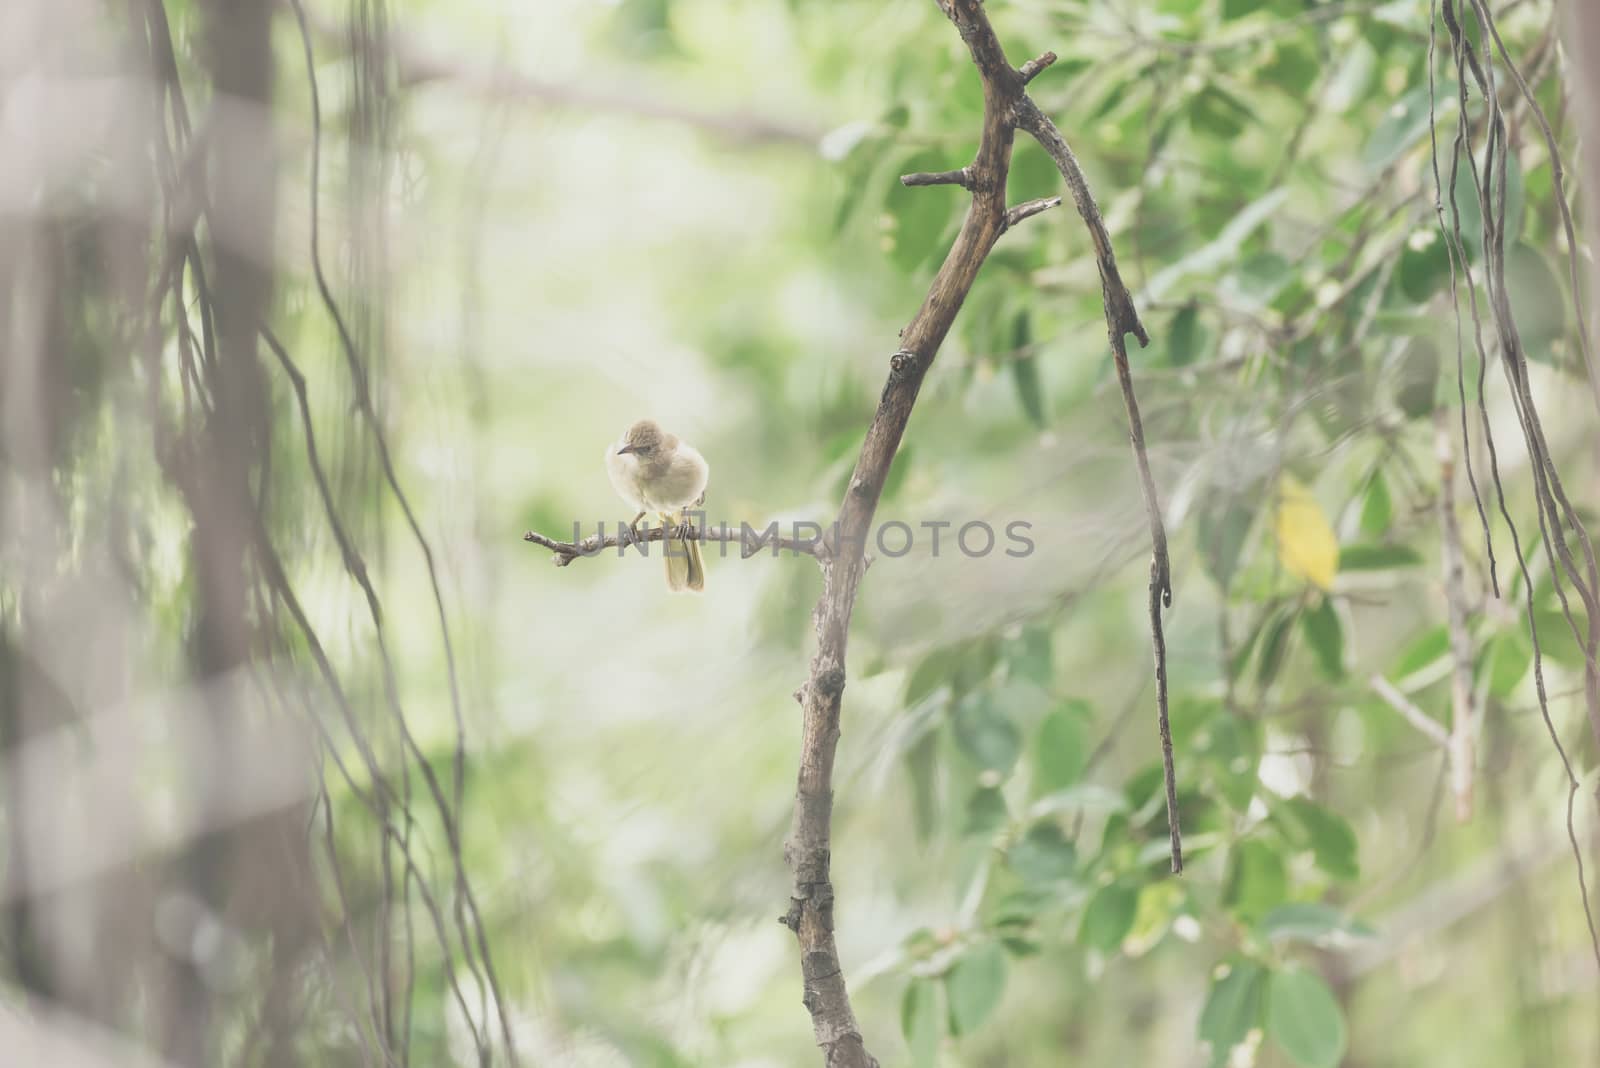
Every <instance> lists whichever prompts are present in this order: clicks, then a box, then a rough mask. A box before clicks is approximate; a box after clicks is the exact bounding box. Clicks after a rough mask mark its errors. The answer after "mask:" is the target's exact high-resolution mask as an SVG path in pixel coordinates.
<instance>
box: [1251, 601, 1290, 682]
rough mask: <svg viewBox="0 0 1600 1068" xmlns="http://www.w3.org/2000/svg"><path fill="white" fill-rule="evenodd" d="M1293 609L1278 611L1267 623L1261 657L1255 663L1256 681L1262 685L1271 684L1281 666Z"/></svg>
mask: <svg viewBox="0 0 1600 1068" xmlns="http://www.w3.org/2000/svg"><path fill="white" fill-rule="evenodd" d="M1295 614H1296V613H1295V611H1294V610H1293V609H1289V610H1287V611H1283V612H1279V613H1278V614H1277V615H1276V616H1274V618H1273V619H1272V621H1271V622H1270V623H1269V624H1267V626H1266V628H1265V630H1264V632H1263V634H1262V638H1261V659H1260V661H1259V662H1258V663H1257V664H1256V682H1257V683H1259V684H1260V685H1261V686H1262V687H1266V686H1269V685H1271V683H1272V680H1273V679H1275V678H1277V676H1278V669H1279V668H1280V667H1282V666H1283V657H1284V653H1285V652H1287V651H1288V647H1289V625H1290V624H1291V623H1293V622H1294V617H1295Z"/></svg>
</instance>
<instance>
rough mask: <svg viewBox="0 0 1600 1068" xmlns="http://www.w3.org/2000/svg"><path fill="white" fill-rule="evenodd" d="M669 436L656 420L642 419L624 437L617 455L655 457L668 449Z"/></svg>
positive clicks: (618, 447)
mask: <svg viewBox="0 0 1600 1068" xmlns="http://www.w3.org/2000/svg"><path fill="white" fill-rule="evenodd" d="M668 436H669V435H668V434H667V433H666V432H665V431H663V430H662V429H661V427H660V426H659V425H657V423H656V421H655V420H653V419H641V420H639V421H638V422H637V423H635V424H633V425H632V426H630V427H629V428H628V432H627V433H625V434H623V435H622V444H621V445H618V446H617V455H618V456H625V455H627V454H629V453H633V454H635V455H637V456H654V455H655V454H656V453H658V452H660V451H661V450H662V449H664V448H666V447H667V444H668V442H667V438H668Z"/></svg>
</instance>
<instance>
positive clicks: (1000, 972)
mask: <svg viewBox="0 0 1600 1068" xmlns="http://www.w3.org/2000/svg"><path fill="white" fill-rule="evenodd" d="M1005 986H1006V954H1005V951H1004V950H1003V949H1001V948H1000V947H999V946H997V945H995V944H994V943H993V942H987V943H985V944H983V945H981V946H976V947H974V948H972V949H969V950H968V951H967V952H966V953H965V954H963V955H962V957H961V959H960V960H958V961H956V962H955V964H954V965H953V966H952V967H951V968H950V970H949V971H948V972H946V973H945V977H944V992H945V997H946V998H947V999H948V1001H949V1003H950V1033H951V1034H952V1035H956V1036H958V1037H959V1036H961V1035H970V1034H971V1033H972V1032H974V1031H976V1030H977V1029H978V1028H979V1027H980V1026H981V1025H982V1024H983V1021H984V1020H987V1019H988V1018H989V1015H990V1014H991V1013H993V1012H994V1010H995V1007H996V1006H998V1005H999V1004H1000V995H1001V994H1003V993H1004V992H1005Z"/></svg>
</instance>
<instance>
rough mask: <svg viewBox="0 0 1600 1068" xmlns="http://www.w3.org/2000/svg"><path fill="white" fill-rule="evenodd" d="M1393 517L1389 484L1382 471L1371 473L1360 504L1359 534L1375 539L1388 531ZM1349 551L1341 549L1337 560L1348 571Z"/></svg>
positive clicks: (1392, 503)
mask: <svg viewBox="0 0 1600 1068" xmlns="http://www.w3.org/2000/svg"><path fill="white" fill-rule="evenodd" d="M1393 515H1394V502H1393V501H1391V500H1390V499H1389V482H1388V480H1387V479H1385V478H1384V477H1383V472H1382V471H1374V472H1373V473H1372V481H1371V482H1368V483H1367V494H1366V497H1365V498H1363V500H1362V502H1361V533H1363V534H1365V535H1367V537H1369V538H1375V537H1377V536H1378V535H1380V534H1382V533H1383V532H1384V531H1386V530H1388V529H1389V520H1390V519H1391V518H1392V517H1393ZM1349 552H1350V550H1349V549H1341V550H1340V552H1339V560H1340V563H1341V564H1342V566H1343V567H1344V568H1345V570H1347V571H1348V570H1349V569H1350V563H1349Z"/></svg>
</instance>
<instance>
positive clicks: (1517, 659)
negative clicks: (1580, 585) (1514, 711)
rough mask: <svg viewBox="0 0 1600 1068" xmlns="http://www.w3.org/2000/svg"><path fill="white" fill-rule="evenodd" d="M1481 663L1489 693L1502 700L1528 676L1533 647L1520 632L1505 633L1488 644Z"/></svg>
mask: <svg viewBox="0 0 1600 1068" xmlns="http://www.w3.org/2000/svg"><path fill="white" fill-rule="evenodd" d="M1562 622H1563V623H1565V622H1566V621H1565V620H1563V621H1562ZM1482 661H1483V662H1486V663H1487V664H1488V670H1489V693H1490V694H1491V695H1492V696H1494V697H1497V698H1500V699H1501V700H1504V699H1505V698H1507V697H1510V696H1511V694H1512V692H1513V691H1515V690H1516V688H1517V684H1518V683H1519V682H1521V681H1522V680H1523V678H1524V676H1526V675H1527V674H1528V666H1529V665H1530V664H1532V663H1533V646H1532V645H1530V644H1529V642H1528V639H1527V638H1526V637H1525V636H1524V635H1523V634H1522V633H1521V632H1518V631H1507V632H1505V633H1504V634H1500V635H1498V636H1496V637H1495V638H1494V639H1493V640H1491V641H1490V642H1489V643H1488V645H1487V646H1486V647H1485V648H1484V650H1483V656H1482Z"/></svg>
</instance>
